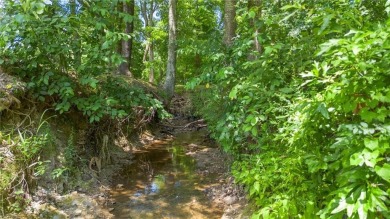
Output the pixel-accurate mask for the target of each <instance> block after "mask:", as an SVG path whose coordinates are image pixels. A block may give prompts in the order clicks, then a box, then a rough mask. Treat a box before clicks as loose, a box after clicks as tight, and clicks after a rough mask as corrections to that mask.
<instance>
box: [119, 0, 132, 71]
mask: <svg viewBox="0 0 390 219" xmlns="http://www.w3.org/2000/svg"><path fill="white" fill-rule="evenodd" d="M122 11H123V13H126V14H128V13H129V11H130V10H129V5H128V3H127V2H125V1H124V2H123V3H122ZM131 23H132V22H126V23H125V33H126V34H130V29H131V27H130V26H131ZM121 47H122V49H121V55H122V58H123V59H124V60H123V62H122V63H121V64H120V65H119V74H121V75H128V76H132V75H131V72H130V68H129V57H130V50H129V40H128V39H122V45H121Z"/></svg>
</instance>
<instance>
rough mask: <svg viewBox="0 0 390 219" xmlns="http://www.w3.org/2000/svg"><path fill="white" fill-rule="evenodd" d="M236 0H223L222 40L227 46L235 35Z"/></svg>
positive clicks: (231, 42)
mask: <svg viewBox="0 0 390 219" xmlns="http://www.w3.org/2000/svg"><path fill="white" fill-rule="evenodd" d="M235 4H236V0H225V8H224V12H225V15H224V23H225V32H224V36H223V42H224V43H225V45H226V46H227V47H230V46H232V44H233V38H234V37H235V35H236V27H237V24H236V19H235V17H236V9H235Z"/></svg>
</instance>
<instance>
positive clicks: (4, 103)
mask: <svg viewBox="0 0 390 219" xmlns="http://www.w3.org/2000/svg"><path fill="white" fill-rule="evenodd" d="M25 89H26V85H25V84H24V83H23V82H21V81H20V80H18V79H17V78H15V77H12V76H10V75H8V74H5V73H4V72H2V70H1V68H0V112H1V111H2V110H4V109H9V108H10V107H11V106H12V105H14V104H15V105H17V106H19V105H20V100H19V99H18V97H20V96H21V95H22V94H23V93H24V91H25Z"/></svg>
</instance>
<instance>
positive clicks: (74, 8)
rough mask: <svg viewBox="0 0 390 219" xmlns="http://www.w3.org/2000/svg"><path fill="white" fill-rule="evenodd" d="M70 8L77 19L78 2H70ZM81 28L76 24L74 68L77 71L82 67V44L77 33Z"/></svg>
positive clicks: (72, 0) (71, 0)
mask: <svg viewBox="0 0 390 219" xmlns="http://www.w3.org/2000/svg"><path fill="white" fill-rule="evenodd" d="M69 6H70V14H71V16H73V17H75V18H76V16H77V1H76V0H69ZM78 28H79V25H78V24H76V26H75V27H74V33H73V37H74V41H73V42H74V44H75V46H74V50H73V52H74V68H75V69H76V70H77V68H78V67H80V65H81V42H80V36H79V34H78V32H77V30H78Z"/></svg>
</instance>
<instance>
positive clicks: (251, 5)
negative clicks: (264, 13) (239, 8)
mask: <svg viewBox="0 0 390 219" xmlns="http://www.w3.org/2000/svg"><path fill="white" fill-rule="evenodd" d="M261 4H262V0H249V1H248V11H254V12H255V16H254V17H253V18H251V19H250V20H249V22H250V23H249V24H250V27H253V28H254V36H253V45H252V48H253V51H254V52H255V53H257V54H251V55H250V56H249V59H250V60H254V59H256V58H257V56H258V55H261V54H262V53H263V46H262V45H261V44H260V42H259V39H258V36H259V34H260V31H261V30H260V27H259V25H258V24H257V21H259V20H260V19H261V9H262V6H261Z"/></svg>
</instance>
